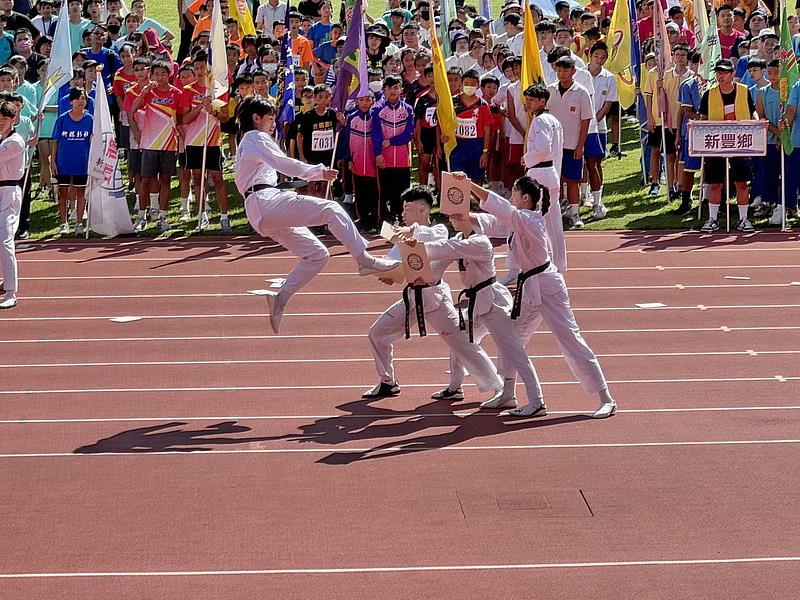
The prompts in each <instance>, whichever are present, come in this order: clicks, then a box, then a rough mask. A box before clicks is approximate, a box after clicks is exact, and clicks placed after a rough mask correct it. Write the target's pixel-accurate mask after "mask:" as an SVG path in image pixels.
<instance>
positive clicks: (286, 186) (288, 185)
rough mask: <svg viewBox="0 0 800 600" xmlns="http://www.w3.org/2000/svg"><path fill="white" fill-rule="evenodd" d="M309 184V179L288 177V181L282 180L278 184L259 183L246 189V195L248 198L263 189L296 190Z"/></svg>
mask: <svg viewBox="0 0 800 600" xmlns="http://www.w3.org/2000/svg"><path fill="white" fill-rule="evenodd" d="M307 185H308V182H307V181H304V180H302V179H287V180H286V181H282V182H280V183H279V184H278V185H269V184H267V183H257V184H255V185H253V186H251V187H249V188H247V190H245V192H244V197H245V198H247V197H248V196H249V195H250V194H255V193H256V192H260V191H261V190H269V189H273V190H294V189H297V188H301V187H306V186H307Z"/></svg>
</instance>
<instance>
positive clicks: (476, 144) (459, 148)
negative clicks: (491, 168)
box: [450, 138, 486, 181]
mask: <svg viewBox="0 0 800 600" xmlns="http://www.w3.org/2000/svg"><path fill="white" fill-rule="evenodd" d="M481 156H483V138H474V139H460V140H458V141H457V142H456V147H455V149H454V150H453V153H452V154H451V155H450V170H451V171H463V172H464V173H466V174H467V177H469V178H470V179H471V180H472V181H483V180H484V179H486V171H485V170H484V169H481V167H480V163H481Z"/></svg>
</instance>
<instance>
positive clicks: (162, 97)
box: [139, 86, 182, 152]
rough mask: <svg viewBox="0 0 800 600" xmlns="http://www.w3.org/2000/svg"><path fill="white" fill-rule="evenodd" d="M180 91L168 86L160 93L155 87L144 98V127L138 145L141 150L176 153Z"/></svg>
mask: <svg viewBox="0 0 800 600" xmlns="http://www.w3.org/2000/svg"><path fill="white" fill-rule="evenodd" d="M181 93H182V92H181V90H179V89H178V88H176V87H173V86H169V88H167V89H166V90H164V91H160V90H159V89H158V88H156V87H155V86H154V87H152V88H150V91H149V92H147V95H146V96H145V100H144V104H142V109H143V110H144V126H143V127H142V128H141V129H142V139H141V143H140V144H139V145H140V147H141V149H142V150H171V151H173V152H177V151H178V129H177V120H176V119H177V112H178V106H179V104H180V99H181Z"/></svg>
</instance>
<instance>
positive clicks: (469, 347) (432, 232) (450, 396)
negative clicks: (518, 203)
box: [362, 186, 503, 400]
mask: <svg viewBox="0 0 800 600" xmlns="http://www.w3.org/2000/svg"><path fill="white" fill-rule="evenodd" d="M401 200H402V201H403V222H404V223H405V224H406V225H407V227H404V228H402V229H400V230H399V234H400V235H401V236H402V237H410V238H412V239H414V240H416V241H418V242H433V241H436V240H447V237H448V235H449V232H448V231H447V227H445V226H444V225H431V221H430V216H431V206H432V205H433V195H432V194H431V192H430V190H429V189H428V188H427V187H424V186H419V187H412V188H410V189H408V190H406V191H405V192H403V194H402V196H401ZM400 243H403V242H400ZM389 258H397V259H399V258H400V248H399V246H395V247H394V248H392V249H391V250H390V251H389ZM448 264H449V261H431V270H432V272H433V274H434V277H435V278H436V279H437V281H438V283H436V284H434V285H429V286H414V285H407V286H406V288H405V289H404V290H403V298H402V299H400V300H398V301H397V302H395V303H394V304H392V305H391V306H390V307H389V308H388V309H387V310H386V311H385V312H384V313H383V314H382V315H381V316H380V317H378V319H377V320H376V321H375V323H373V325H372V327H370V328H369V341H370V344H371V345H372V356H373V357H374V359H375V368H376V370H377V371H378V376H379V377H380V382H379V383H378V384H377V385H376V386H375V387H374V388H372V389H371V390H368V391H367V392H365V393H364V395H363V396H362V397H363V398H386V397H389V396H397V395H398V394H399V393H400V386H399V385H398V384H397V380H396V378H395V374H394V364H393V349H394V342H395V341H397V340H399V339H400V338H401V337H403V335H404V334H405V335H406V337H409V336H410V330H411V327H412V324H413V323H416V324H417V327H418V330H419V334H420V336H424V335H425V334H426V325H425V324H426V322H427V323H428V324H429V325H430V326H431V327H432V328H433V329H434V330H435V331H437V332H438V333H439V336H440V337H441V338H442V340H443V341H444V342H445V343H446V344H447V346H448V348H449V349H450V355H451V356H457V357H458V359H459V361H460V363H461V364H464V365H465V366H466V368H467V369H469V372H470V374H471V375H472V378H473V380H474V381H475V384H476V385H477V387H478V390H479V391H480V392H488V391H492V392H494V393H495V394H496V393H497V392H498V391H499V390H501V389H502V386H503V382H502V379H501V378H500V376H499V375H498V374H497V370H496V369H495V367H494V365H493V364H492V361H491V360H490V359H489V357H488V356H487V355H486V353H485V352H484V351H483V349H482V348H481V347H480V346H478V345H476V344H471V343H470V342H469V339H468V338H467V335H466V333H465V332H463V331H461V330H460V329H459V322H458V313H457V312H456V309H455V307H454V306H453V301H452V299H451V296H450V287H449V286H448V285H447V283H446V282H445V281H443V280H442V276H443V275H444V271H445V269H446V268H447V265H448ZM381 281H384V283H391V280H388V279H382V280H381ZM417 298H419V299H420V300H421V301H422V302H421V303H420V305H419V308H418V306H417ZM432 398H433V399H434V400H463V399H464V392H463V390H462V389H461V380H460V379H458V380H457V381H456V382H455V383H454V381H453V375H452V370H451V382H450V386H448V387H447V388H445V389H443V390H441V391H439V392H436V393H435V394H434V395H433V396H432Z"/></svg>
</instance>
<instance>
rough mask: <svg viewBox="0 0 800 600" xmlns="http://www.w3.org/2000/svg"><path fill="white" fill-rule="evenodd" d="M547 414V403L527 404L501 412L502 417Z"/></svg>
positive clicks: (541, 415) (540, 415)
mask: <svg viewBox="0 0 800 600" xmlns="http://www.w3.org/2000/svg"><path fill="white" fill-rule="evenodd" d="M545 415H547V405H546V404H544V403H542V404H539V405H536V404H526V405H525V406H520V407H519V408H512V409H511V410H507V411H505V412H502V413H500V416H501V417H544V416H545Z"/></svg>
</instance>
